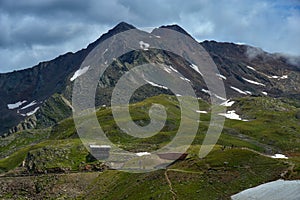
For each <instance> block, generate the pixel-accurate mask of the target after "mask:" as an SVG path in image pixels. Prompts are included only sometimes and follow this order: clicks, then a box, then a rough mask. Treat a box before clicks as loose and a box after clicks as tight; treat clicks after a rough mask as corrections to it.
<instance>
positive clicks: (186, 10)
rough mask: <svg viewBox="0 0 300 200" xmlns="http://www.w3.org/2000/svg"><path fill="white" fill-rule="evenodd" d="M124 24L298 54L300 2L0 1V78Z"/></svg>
mask: <svg viewBox="0 0 300 200" xmlns="http://www.w3.org/2000/svg"><path fill="white" fill-rule="evenodd" d="M120 21H126V22H128V23H130V24H133V25H134V26H136V27H158V26H161V25H166V24H175V23H176V24H179V25H180V26H181V27H183V28H184V29H185V30H187V31H188V32H189V33H190V34H191V35H192V36H193V37H194V38H196V39H197V40H198V41H202V40H205V39H208V40H216V41H230V42H240V43H246V44H250V45H253V46H257V47H261V48H262V49H264V50H266V51H269V52H282V53H287V54H292V55H300V37H299V35H300V1H298V0H281V1H279V0H191V1H182V0H151V1H148V0H105V1H104V0H42V1H41V0H19V1H11V0H0V73H1V72H9V71H13V70H17V69H22V68H27V67H31V66H33V65H35V64H37V63H39V62H40V61H45V60H50V59H53V58H55V57H56V56H58V55H60V54H63V53H66V52H68V51H73V52H75V51H77V50H80V49H82V48H84V47H86V46H87V45H88V44H89V43H91V42H92V41H94V40H96V39H97V38H98V37H99V36H100V35H101V34H103V33H105V32H106V31H108V30H109V29H111V28H112V27H113V26H115V25H116V24H117V23H119V22H120Z"/></svg>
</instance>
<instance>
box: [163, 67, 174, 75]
mask: <svg viewBox="0 0 300 200" xmlns="http://www.w3.org/2000/svg"><path fill="white" fill-rule="evenodd" d="M164 70H165V71H166V72H168V73H169V74H171V72H172V71H171V70H170V69H168V68H167V67H164Z"/></svg>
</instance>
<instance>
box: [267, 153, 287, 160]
mask: <svg viewBox="0 0 300 200" xmlns="http://www.w3.org/2000/svg"><path fill="white" fill-rule="evenodd" d="M271 158H278V159H288V157H287V156H285V155H283V154H280V153H276V154H275V155H274V156H271Z"/></svg>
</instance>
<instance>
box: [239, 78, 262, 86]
mask: <svg viewBox="0 0 300 200" xmlns="http://www.w3.org/2000/svg"><path fill="white" fill-rule="evenodd" d="M242 79H243V80H245V81H247V82H248V83H252V84H254V85H261V86H266V85H265V84H262V83H259V82H256V81H252V80H249V79H246V78H244V77H242Z"/></svg>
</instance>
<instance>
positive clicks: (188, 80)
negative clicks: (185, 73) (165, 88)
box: [179, 77, 191, 82]
mask: <svg viewBox="0 0 300 200" xmlns="http://www.w3.org/2000/svg"><path fill="white" fill-rule="evenodd" d="M179 78H180V79H182V80H184V81H187V82H191V80H190V79H187V78H184V77H179Z"/></svg>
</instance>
